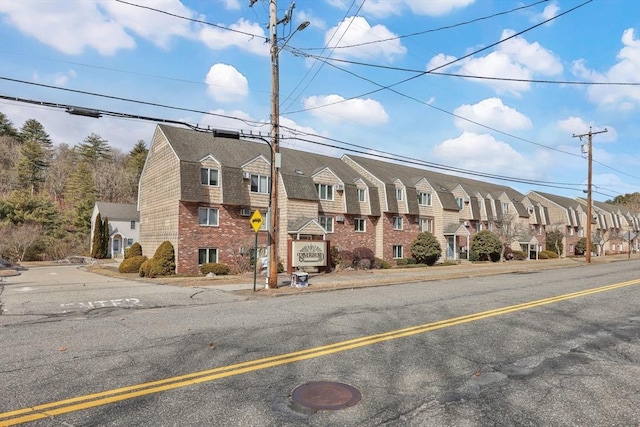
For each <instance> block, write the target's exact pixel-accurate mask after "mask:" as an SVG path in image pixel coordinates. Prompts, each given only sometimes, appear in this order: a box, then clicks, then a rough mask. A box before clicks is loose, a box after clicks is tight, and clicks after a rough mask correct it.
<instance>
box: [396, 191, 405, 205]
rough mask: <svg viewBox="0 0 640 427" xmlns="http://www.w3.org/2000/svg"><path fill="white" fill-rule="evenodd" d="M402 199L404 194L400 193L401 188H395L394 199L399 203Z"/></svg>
mask: <svg viewBox="0 0 640 427" xmlns="http://www.w3.org/2000/svg"><path fill="white" fill-rule="evenodd" d="M403 198H404V192H403V191H402V188H396V199H398V201H399V202H401V201H402V199H403Z"/></svg>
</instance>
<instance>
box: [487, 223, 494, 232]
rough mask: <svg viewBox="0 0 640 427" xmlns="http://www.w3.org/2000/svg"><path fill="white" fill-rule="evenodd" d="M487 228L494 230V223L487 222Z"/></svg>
mask: <svg viewBox="0 0 640 427" xmlns="http://www.w3.org/2000/svg"><path fill="white" fill-rule="evenodd" d="M487 230H489V231H493V224H492V223H488V224H487Z"/></svg>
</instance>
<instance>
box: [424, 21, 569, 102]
mask: <svg viewBox="0 0 640 427" xmlns="http://www.w3.org/2000/svg"><path fill="white" fill-rule="evenodd" d="M513 34H515V33H514V32H513V30H504V31H503V32H502V36H501V39H503V40H504V39H506V38H507V37H510V36H512V35H513ZM452 59H454V57H452V56H450V55H445V54H442V53H440V54H437V55H435V56H434V57H433V58H431V60H430V61H429V63H428V64H427V69H428V70H429V69H432V68H434V67H437V66H440V65H442V64H445V63H447V62H449V61H451V60H452ZM447 68H448V69H449V70H451V69H454V68H455V69H456V72H459V73H462V74H470V75H474V76H481V77H508V78H512V79H524V80H530V79H532V78H533V77H534V75H535V74H538V75H545V76H550V75H558V74H561V73H562V70H563V67H562V63H561V62H560V59H559V58H558V57H557V56H556V55H554V54H553V52H551V51H549V50H547V49H545V48H544V47H542V46H541V45H540V44H539V43H538V42H533V43H529V42H528V41H527V40H526V39H524V38H523V37H514V38H512V39H509V40H506V41H504V42H503V43H501V44H499V45H498V46H497V48H496V50H495V51H493V52H491V53H489V54H488V55H486V56H481V57H472V58H470V59H466V60H463V61H460V62H459V63H456V64H452V65H451V66H449V67H447ZM470 80H471V81H473V82H476V83H480V84H484V85H488V86H491V87H493V88H494V89H495V90H496V91H497V92H498V93H504V92H509V93H512V94H514V95H520V94H521V93H522V92H525V91H528V90H530V89H531V83H528V82H512V81H498V80H479V79H470Z"/></svg>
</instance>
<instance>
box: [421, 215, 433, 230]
mask: <svg viewBox="0 0 640 427" xmlns="http://www.w3.org/2000/svg"><path fill="white" fill-rule="evenodd" d="M425 231H428V232H429V233H433V218H420V232H421V233H424V232H425Z"/></svg>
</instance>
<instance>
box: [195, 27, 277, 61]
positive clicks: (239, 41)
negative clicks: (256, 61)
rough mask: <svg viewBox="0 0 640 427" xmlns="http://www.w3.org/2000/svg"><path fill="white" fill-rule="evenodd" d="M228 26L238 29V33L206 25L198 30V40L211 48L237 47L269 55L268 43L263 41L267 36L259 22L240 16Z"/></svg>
mask: <svg viewBox="0 0 640 427" xmlns="http://www.w3.org/2000/svg"><path fill="white" fill-rule="evenodd" d="M229 28H231V29H233V30H236V31H240V33H237V32H231V31H228V30H225V29H221V28H216V27H210V26H207V27H203V28H202V29H201V30H200V34H199V36H200V40H202V42H203V43H204V44H205V45H207V47H209V49H212V50H221V49H227V48H230V47H238V48H240V49H242V50H245V51H247V52H250V53H255V54H257V55H262V56H268V55H269V44H267V43H265V40H267V39H268V37H267V35H266V33H265V29H264V28H263V27H262V26H261V25H260V24H257V23H255V22H249V21H247V20H245V19H242V18H240V19H239V20H238V22H236V23H235V24H232V25H231V26H229ZM243 33H244V34H243ZM249 34H253V35H256V36H258V37H255V36H251V35H249Z"/></svg>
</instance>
